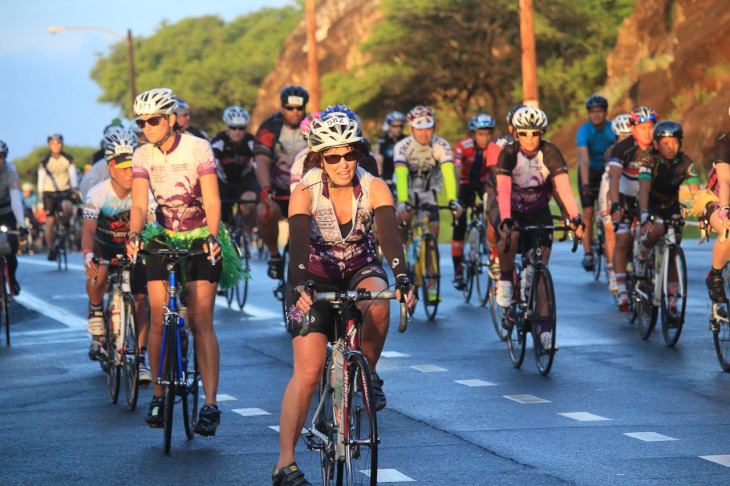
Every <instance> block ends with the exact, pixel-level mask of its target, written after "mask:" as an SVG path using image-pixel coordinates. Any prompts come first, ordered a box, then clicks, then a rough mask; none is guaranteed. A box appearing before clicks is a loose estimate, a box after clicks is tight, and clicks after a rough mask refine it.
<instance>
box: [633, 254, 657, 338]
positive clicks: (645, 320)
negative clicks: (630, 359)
mask: <svg viewBox="0 0 730 486" xmlns="http://www.w3.org/2000/svg"><path fill="white" fill-rule="evenodd" d="M650 258H651V257H650ZM654 278H655V277H654V269H653V268H647V269H646V280H637V283H636V288H637V289H639V290H640V292H641V293H639V292H636V325H637V327H638V328H639V335H640V336H641V339H643V340H647V339H649V336H651V332H652V331H653V330H654V326H656V321H657V316H658V314H659V308H658V307H654V303H653V300H654V292H653V290H654ZM642 294H643V295H642Z"/></svg>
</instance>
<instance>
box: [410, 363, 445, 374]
mask: <svg viewBox="0 0 730 486" xmlns="http://www.w3.org/2000/svg"><path fill="white" fill-rule="evenodd" d="M411 368H413V369H414V370H418V371H420V372H421V373H439V372H441V371H448V370H447V369H446V368H442V367H440V366H436V365H431V364H427V365H415V366H411Z"/></svg>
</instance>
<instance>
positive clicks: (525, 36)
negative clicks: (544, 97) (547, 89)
mask: <svg viewBox="0 0 730 486" xmlns="http://www.w3.org/2000/svg"><path fill="white" fill-rule="evenodd" d="M532 16H533V8H532V0H520V39H521V41H522V95H523V97H524V101H523V103H524V104H525V105H527V106H534V107H535V108H537V107H539V105H540V101H539V99H538V97H537V55H536V53H535V29H534V27H533V21H532Z"/></svg>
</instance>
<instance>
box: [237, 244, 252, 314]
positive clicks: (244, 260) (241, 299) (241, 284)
mask: <svg viewBox="0 0 730 486" xmlns="http://www.w3.org/2000/svg"><path fill="white" fill-rule="evenodd" d="M239 241H240V243H239V248H240V251H241V253H240V254H239V258H240V259H241V265H242V266H243V268H244V269H245V270H246V272H249V270H250V267H249V266H248V259H249V258H250V256H251V251H250V249H249V242H248V238H247V237H246V236H244V235H241V237H240V240H239ZM246 297H248V279H247V278H244V279H241V280H239V281H238V282H237V283H236V303H237V304H238V310H243V306H245V305H246Z"/></svg>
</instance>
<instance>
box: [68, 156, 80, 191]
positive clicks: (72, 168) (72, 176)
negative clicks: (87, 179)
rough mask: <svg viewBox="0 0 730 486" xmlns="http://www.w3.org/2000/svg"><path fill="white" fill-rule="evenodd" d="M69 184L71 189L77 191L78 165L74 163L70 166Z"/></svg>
mask: <svg viewBox="0 0 730 486" xmlns="http://www.w3.org/2000/svg"><path fill="white" fill-rule="evenodd" d="M68 182H69V184H71V189H76V186H78V183H79V178H78V176H77V175H76V164H74V163H73V162H71V163H70V164H69V165H68Z"/></svg>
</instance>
